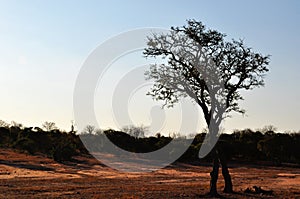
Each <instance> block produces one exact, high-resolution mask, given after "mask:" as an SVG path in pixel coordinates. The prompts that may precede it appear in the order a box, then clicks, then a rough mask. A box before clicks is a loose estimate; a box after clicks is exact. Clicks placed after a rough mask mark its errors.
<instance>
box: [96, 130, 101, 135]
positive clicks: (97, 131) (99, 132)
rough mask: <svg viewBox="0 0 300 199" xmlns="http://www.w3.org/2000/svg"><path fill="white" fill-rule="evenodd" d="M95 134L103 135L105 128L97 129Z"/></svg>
mask: <svg viewBox="0 0 300 199" xmlns="http://www.w3.org/2000/svg"><path fill="white" fill-rule="evenodd" d="M95 134H96V135H103V130H102V129H96V130H95Z"/></svg>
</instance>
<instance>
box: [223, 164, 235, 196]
mask: <svg viewBox="0 0 300 199" xmlns="http://www.w3.org/2000/svg"><path fill="white" fill-rule="evenodd" d="M220 162H221V165H222V174H223V177H224V181H225V187H224V190H223V191H224V192H225V193H232V192H233V189H232V181H231V176H230V173H229V170H228V166H227V161H226V160H225V159H223V158H220Z"/></svg>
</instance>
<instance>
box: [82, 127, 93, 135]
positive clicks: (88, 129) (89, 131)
mask: <svg viewBox="0 0 300 199" xmlns="http://www.w3.org/2000/svg"><path fill="white" fill-rule="evenodd" d="M94 131H95V126H93V125H86V127H85V128H84V130H83V132H84V133H86V134H93V133H94Z"/></svg>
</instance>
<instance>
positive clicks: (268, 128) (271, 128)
mask: <svg viewBox="0 0 300 199" xmlns="http://www.w3.org/2000/svg"><path fill="white" fill-rule="evenodd" d="M276 131H277V127H275V126H273V125H266V126H264V127H263V128H262V129H261V132H262V133H267V132H273V133H275V132H276Z"/></svg>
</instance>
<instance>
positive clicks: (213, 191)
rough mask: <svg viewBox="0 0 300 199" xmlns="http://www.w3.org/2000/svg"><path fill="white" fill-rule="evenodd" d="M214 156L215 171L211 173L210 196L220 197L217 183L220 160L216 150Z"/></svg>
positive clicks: (213, 152)
mask: <svg viewBox="0 0 300 199" xmlns="http://www.w3.org/2000/svg"><path fill="white" fill-rule="evenodd" d="M212 155H213V170H212V171H211V172H210V191H209V195H211V196H218V191H217V181H218V175H219V158H218V155H217V152H216V150H215V149H213V151H212Z"/></svg>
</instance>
